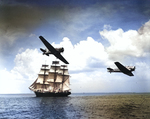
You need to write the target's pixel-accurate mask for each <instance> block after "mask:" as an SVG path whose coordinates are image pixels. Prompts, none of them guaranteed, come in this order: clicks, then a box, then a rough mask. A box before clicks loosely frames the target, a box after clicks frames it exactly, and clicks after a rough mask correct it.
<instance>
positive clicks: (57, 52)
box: [39, 36, 69, 64]
mask: <svg viewBox="0 0 150 119" xmlns="http://www.w3.org/2000/svg"><path fill="white" fill-rule="evenodd" d="M39 38H40V39H41V41H42V42H43V43H44V45H45V46H46V47H47V49H45V50H44V49H42V48H40V50H41V51H42V52H43V55H47V56H49V54H53V55H54V56H55V57H57V58H58V59H60V60H61V61H63V62H64V63H66V64H69V63H68V62H67V60H66V59H65V58H64V57H63V56H62V55H61V54H60V53H61V52H64V48H54V47H53V46H52V45H51V44H50V43H49V42H47V41H46V40H45V38H43V37H42V36H39Z"/></svg>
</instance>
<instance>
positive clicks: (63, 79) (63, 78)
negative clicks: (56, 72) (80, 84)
mask: <svg viewBox="0 0 150 119" xmlns="http://www.w3.org/2000/svg"><path fill="white" fill-rule="evenodd" d="M61 67H63V69H62V70H63V72H62V89H61V90H62V91H63V83H64V81H65V77H64V73H65V67H66V65H61Z"/></svg>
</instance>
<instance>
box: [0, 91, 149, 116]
mask: <svg viewBox="0 0 150 119" xmlns="http://www.w3.org/2000/svg"><path fill="white" fill-rule="evenodd" d="M111 95H113V94H98V93H95V94H90V93H89V94H87V93H86V94H72V95H71V96H68V97H35V95H34V94H16V95H0V119H3V118H5V119H7V118H8V119H24V118H27V119H28V118H29V119H87V118H93V119H94V118H102V117H103V118H105V117H106V118H109V116H108V117H107V116H105V112H106V111H107V112H108V109H109V108H110V104H111V103H110V104H109V102H110V101H111V100H108V97H109V96H111ZM148 98H149V97H148ZM124 99H125V98H124ZM149 99H150V98H149ZM106 100H108V102H106ZM113 100H114V97H113ZM97 103H99V105H100V106H98V105H97ZM107 104H109V105H107ZM106 107H107V108H106ZM147 113H148V112H147ZM111 114H112V113H111ZM106 115H107V114H106ZM108 115H109V114H108Z"/></svg>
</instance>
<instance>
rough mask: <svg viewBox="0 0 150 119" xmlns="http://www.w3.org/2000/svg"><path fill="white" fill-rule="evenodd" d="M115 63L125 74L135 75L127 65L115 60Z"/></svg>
mask: <svg viewBox="0 0 150 119" xmlns="http://www.w3.org/2000/svg"><path fill="white" fill-rule="evenodd" d="M115 64H116V66H117V67H118V69H120V71H121V72H123V73H124V74H127V75H129V76H134V75H133V74H132V72H131V71H130V70H128V69H127V68H126V67H124V66H123V65H122V64H120V63H119V62H115Z"/></svg>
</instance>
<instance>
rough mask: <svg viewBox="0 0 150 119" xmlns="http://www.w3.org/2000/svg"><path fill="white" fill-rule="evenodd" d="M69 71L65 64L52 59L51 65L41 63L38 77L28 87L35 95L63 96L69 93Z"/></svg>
mask: <svg viewBox="0 0 150 119" xmlns="http://www.w3.org/2000/svg"><path fill="white" fill-rule="evenodd" d="M69 78H70V75H69V72H68V69H67V65H59V61H53V62H52V65H51V66H50V67H49V65H46V64H45V65H42V67H41V70H40V72H39V74H38V78H37V79H36V80H35V81H34V83H33V84H32V85H31V86H30V87H29V89H30V90H32V91H34V93H35V94H36V96H37V97H64V96H68V95H70V94H71V92H70V87H69V86H70V82H69Z"/></svg>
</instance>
